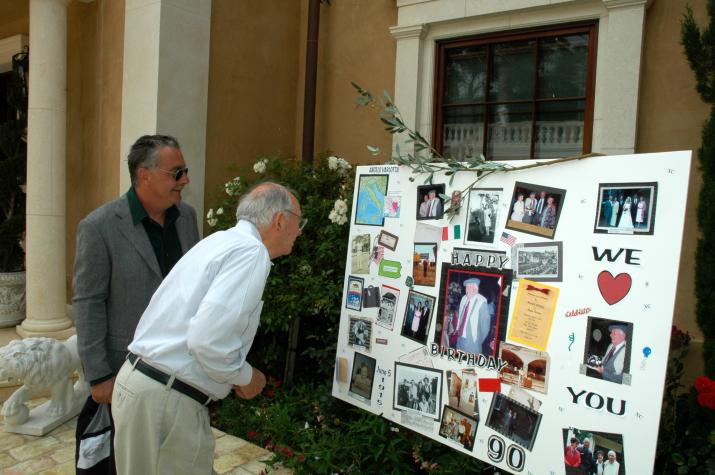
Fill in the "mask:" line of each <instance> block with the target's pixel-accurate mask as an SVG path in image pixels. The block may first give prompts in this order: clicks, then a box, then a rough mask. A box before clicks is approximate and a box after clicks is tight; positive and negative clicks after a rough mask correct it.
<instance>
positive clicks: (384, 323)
mask: <svg viewBox="0 0 715 475" xmlns="http://www.w3.org/2000/svg"><path fill="white" fill-rule="evenodd" d="M399 301H400V289H398V288H397V287H393V286H391V285H386V284H382V291H381V297H380V310H378V312H377V324H378V325H380V326H381V327H385V328H387V329H390V330H392V328H393V327H394V325H395V314H396V313H397V304H398V303H399Z"/></svg>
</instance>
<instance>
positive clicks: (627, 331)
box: [581, 317, 633, 384]
mask: <svg viewBox="0 0 715 475" xmlns="http://www.w3.org/2000/svg"><path fill="white" fill-rule="evenodd" d="M632 340H633V324H632V323H629V322H623V321H620V320H610V319H608V318H598V317H588V324H587V327H586V347H585V349H584V354H583V364H582V365H581V374H585V375H586V376H590V377H592V378H598V379H603V380H604V381H610V382H612V383H618V384H631V375H630V367H631V341H632Z"/></svg>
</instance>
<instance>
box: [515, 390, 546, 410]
mask: <svg viewBox="0 0 715 475" xmlns="http://www.w3.org/2000/svg"><path fill="white" fill-rule="evenodd" d="M509 397H510V398H512V399H513V400H515V401H516V402H518V403H519V404H523V405H524V406H526V407H528V408H529V409H531V410H532V411H538V410H539V409H540V408H541V400H540V399H536V397H535V396H532V395H531V394H530V393H528V392H526V391H524V390H523V389H521V388H518V387H516V386H512V387H511V389H509Z"/></svg>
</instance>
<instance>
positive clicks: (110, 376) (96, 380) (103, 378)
mask: <svg viewBox="0 0 715 475" xmlns="http://www.w3.org/2000/svg"><path fill="white" fill-rule="evenodd" d="M113 377H114V373H109V374H108V375H106V376H102V377H101V378H97V379H93V380H92V381H90V382H89V385H90V386H96V385H98V384H99V383H103V382H105V381H109V380H110V379H112V378H113Z"/></svg>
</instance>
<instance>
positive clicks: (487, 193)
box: [464, 188, 504, 245]
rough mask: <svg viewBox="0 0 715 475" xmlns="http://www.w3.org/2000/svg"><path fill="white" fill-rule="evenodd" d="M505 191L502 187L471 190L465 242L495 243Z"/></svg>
mask: <svg viewBox="0 0 715 475" xmlns="http://www.w3.org/2000/svg"><path fill="white" fill-rule="evenodd" d="M503 192H504V190H502V189H501V188H472V189H470V190H469V207H468V210H467V223H466V225H465V227H466V233H465V235H464V243H465V244H477V245H479V244H494V236H495V235H496V227H497V220H498V219H499V208H500V203H501V202H502V201H501V200H502V194H503Z"/></svg>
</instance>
